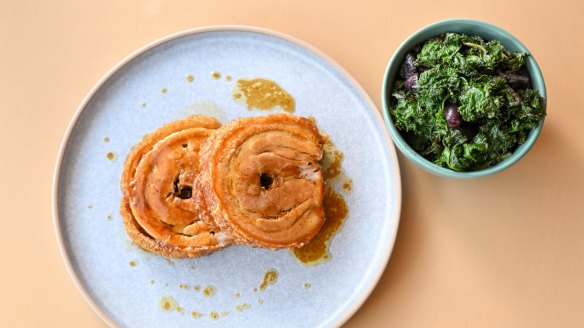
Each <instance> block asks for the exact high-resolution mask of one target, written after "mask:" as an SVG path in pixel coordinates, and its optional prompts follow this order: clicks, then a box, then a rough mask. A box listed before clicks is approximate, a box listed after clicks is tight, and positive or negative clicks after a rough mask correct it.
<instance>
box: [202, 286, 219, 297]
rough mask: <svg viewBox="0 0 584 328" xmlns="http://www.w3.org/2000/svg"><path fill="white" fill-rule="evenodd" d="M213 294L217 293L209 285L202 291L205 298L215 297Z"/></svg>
mask: <svg viewBox="0 0 584 328" xmlns="http://www.w3.org/2000/svg"><path fill="white" fill-rule="evenodd" d="M215 293H217V288H215V287H213V286H211V285H209V286H207V287H205V289H203V295H205V296H209V297H211V296H213V295H215Z"/></svg>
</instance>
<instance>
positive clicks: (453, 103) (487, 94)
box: [389, 33, 546, 171]
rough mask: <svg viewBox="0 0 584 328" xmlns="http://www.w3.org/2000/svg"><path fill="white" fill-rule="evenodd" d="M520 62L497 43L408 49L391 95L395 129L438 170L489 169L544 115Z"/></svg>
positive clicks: (463, 40) (432, 43)
mask: <svg viewBox="0 0 584 328" xmlns="http://www.w3.org/2000/svg"><path fill="white" fill-rule="evenodd" d="M527 56H528V54H526V53H513V52H510V51H509V50H507V49H505V47H503V45H502V44H501V43H500V42H499V41H497V40H490V41H486V40H483V39H482V38H481V37H479V36H469V35H463V34H457V33H446V34H443V35H441V36H438V37H435V38H433V39H430V40H428V41H426V42H425V43H424V44H423V45H421V46H417V47H415V48H414V50H412V52H410V53H408V54H407V55H406V58H405V59H404V63H403V64H402V67H401V69H400V78H398V80H396V82H395V84H394V86H393V89H392V102H391V106H390V109H389V111H390V114H391V116H392V119H393V121H394V124H395V126H396V128H397V129H398V130H399V131H400V133H401V134H402V136H403V137H404V139H406V141H407V142H408V144H410V146H412V147H413V148H414V149H415V150H416V151H417V152H418V153H420V154H421V155H422V156H424V157H425V158H426V159H428V160H430V161H432V162H433V163H435V164H438V165H441V166H443V167H447V168H450V169H452V170H455V171H472V170H478V169H482V168H486V167H490V166H493V165H495V164H497V163H498V162H500V161H502V160H503V159H505V158H506V157H508V156H510V155H511V154H512V152H513V151H514V150H515V148H517V146H518V145H521V144H523V143H524V142H525V140H526V139H527V135H528V134H529V131H530V130H532V129H534V128H536V127H537V126H538V124H539V122H540V121H541V120H542V119H543V118H544V116H545V115H546V112H545V106H544V100H543V98H542V97H541V95H540V94H539V92H538V91H536V90H533V89H529V88H528V87H529V84H530V83H529V76H528V75H527V73H526V70H525V63H526V59H527ZM414 58H415V59H414Z"/></svg>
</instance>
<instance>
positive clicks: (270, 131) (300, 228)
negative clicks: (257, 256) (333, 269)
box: [195, 114, 327, 249]
mask: <svg viewBox="0 0 584 328" xmlns="http://www.w3.org/2000/svg"><path fill="white" fill-rule="evenodd" d="M326 139H327V137H326V136H325V135H321V134H320V133H319V131H318V129H317V127H316V126H315V124H314V123H313V122H312V121H310V120H309V119H307V118H304V117H299V116H294V115H289V114H274V115H268V116H262V117H249V118H242V119H239V120H236V121H233V122H230V123H229V124H226V125H224V126H222V127H221V128H219V129H217V130H216V131H215V132H214V133H213V135H212V136H211V137H209V139H207V141H205V143H204V144H203V146H202V147H201V151H200V163H201V167H200V175H199V176H198V179H197V182H196V186H197V188H196V189H197V190H200V191H201V192H199V193H197V194H196V195H195V196H196V197H197V198H199V201H198V203H199V204H205V208H207V209H208V212H209V215H210V217H211V218H212V219H213V221H214V223H211V224H216V225H217V226H218V227H219V228H220V229H221V230H222V231H224V232H225V233H226V234H227V235H228V236H229V237H230V238H232V239H233V240H235V241H236V242H238V243H245V244H250V245H253V246H257V247H268V248H272V249H277V248H284V247H299V246H302V245H303V244H304V243H306V242H308V241H309V240H310V239H311V238H312V237H313V236H314V235H315V234H316V233H317V232H318V231H319V230H320V228H321V226H322V224H323V223H324V220H325V216H324V210H323V206H322V205H323V193H324V181H323V176H322V170H321V166H320V164H319V161H320V159H321V158H322V147H323V144H324V142H325V141H326ZM206 218H208V217H206Z"/></svg>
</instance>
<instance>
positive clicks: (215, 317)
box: [209, 311, 220, 320]
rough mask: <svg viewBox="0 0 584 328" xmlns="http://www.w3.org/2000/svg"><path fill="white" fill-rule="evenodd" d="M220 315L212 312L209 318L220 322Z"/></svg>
mask: <svg viewBox="0 0 584 328" xmlns="http://www.w3.org/2000/svg"><path fill="white" fill-rule="evenodd" d="M219 317H220V316H219V313H217V312H215V311H211V312H210V313H209V318H211V320H219Z"/></svg>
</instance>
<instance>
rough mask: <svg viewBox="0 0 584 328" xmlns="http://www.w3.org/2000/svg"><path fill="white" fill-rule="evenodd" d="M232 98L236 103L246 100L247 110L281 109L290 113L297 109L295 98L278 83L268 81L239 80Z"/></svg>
mask: <svg viewBox="0 0 584 328" xmlns="http://www.w3.org/2000/svg"><path fill="white" fill-rule="evenodd" d="M232 96H233V99H234V100H236V101H244V100H245V105H247V109H253V108H256V109H261V110H271V109H274V108H276V107H280V108H282V109H283V110H285V111H287V112H289V113H293V112H294V110H295V109H296V101H295V100H294V98H293V97H292V96H291V95H290V94H289V93H288V92H286V91H285V90H284V89H282V87H280V86H279V85H278V84H277V83H276V82H274V81H270V80H267V79H252V80H237V83H236V85H235V89H234V90H233V92H232Z"/></svg>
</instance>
